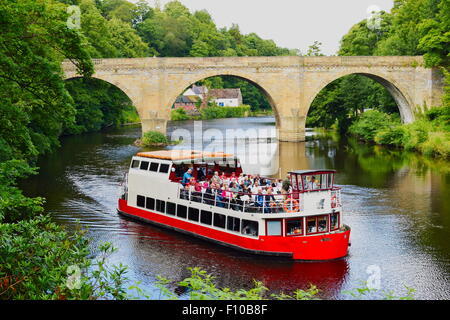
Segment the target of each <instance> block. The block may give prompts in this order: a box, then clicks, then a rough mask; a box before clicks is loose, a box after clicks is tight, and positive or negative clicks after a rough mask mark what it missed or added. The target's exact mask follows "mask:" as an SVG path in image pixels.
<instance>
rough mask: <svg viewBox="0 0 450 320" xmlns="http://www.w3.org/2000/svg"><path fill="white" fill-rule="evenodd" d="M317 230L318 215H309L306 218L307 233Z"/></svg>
mask: <svg viewBox="0 0 450 320" xmlns="http://www.w3.org/2000/svg"><path fill="white" fill-rule="evenodd" d="M316 232H317V219H316V217H308V218H307V220H306V233H316Z"/></svg>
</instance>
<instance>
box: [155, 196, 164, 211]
mask: <svg viewBox="0 0 450 320" xmlns="http://www.w3.org/2000/svg"><path fill="white" fill-rule="evenodd" d="M165 209H166V202H165V201H163V200H158V199H157V200H156V210H158V211H159V212H162V213H164V212H165V211H166V210H165Z"/></svg>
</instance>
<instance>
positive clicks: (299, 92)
mask: <svg viewBox="0 0 450 320" xmlns="http://www.w3.org/2000/svg"><path fill="white" fill-rule="evenodd" d="M94 66H95V73H94V75H93V77H94V78H98V79H101V80H104V81H107V82H109V83H111V84H113V85H115V86H117V87H118V88H119V89H121V90H122V91H123V92H124V93H126V94H127V95H128V97H129V98H130V99H131V101H132V102H133V104H134V106H135V107H136V108H137V111H138V113H139V116H140V118H141V121H142V131H143V132H146V131H149V130H156V131H160V132H164V133H165V132H166V125H167V121H168V120H169V119H170V111H171V106H172V105H173V103H174V102H175V100H176V98H177V96H179V95H180V94H181V93H182V92H184V90H185V89H186V88H187V87H189V86H190V85H191V84H193V83H195V82H197V81H200V80H202V79H205V78H208V77H212V76H220V75H230V76H236V77H239V78H243V79H245V80H248V81H249V82H251V83H253V84H254V85H256V86H257V87H258V88H260V89H261V90H262V92H263V93H264V94H265V95H266V97H267V98H268V101H269V102H270V104H271V106H272V109H273V110H274V113H275V118H276V124H277V129H278V130H277V134H278V139H279V140H281V141H303V140H304V138H305V119H306V116H307V114H308V110H309V108H310V106H311V103H312V102H313V100H314V98H315V97H316V96H317V94H318V93H319V92H320V91H321V90H322V89H323V88H324V87H325V86H326V85H328V84H329V83H331V82H332V81H334V80H336V79H339V78H341V77H343V76H346V75H349V74H359V75H364V76H367V77H369V78H372V79H374V80H376V81H378V82H379V83H381V84H382V85H383V86H385V87H386V89H387V90H388V91H389V92H390V93H391V94H392V96H393V98H394V99H395V101H396V102H397V105H398V107H399V110H400V115H401V118H402V120H403V122H405V123H409V122H412V121H414V118H415V115H416V114H417V113H418V112H422V111H423V108H424V107H425V108H429V107H431V106H437V105H439V104H440V100H441V96H442V92H443V79H442V76H441V74H440V72H439V71H438V70H436V69H429V68H424V67H423V58H422V57H406V56H398V57H397V56H396V57H372V56H367V57H354V56H333V57H295V56H283V57H210V58H156V57H154V58H132V59H127V58H125V59H94ZM63 70H64V73H65V78H66V79H70V78H74V77H78V75H77V73H76V69H75V67H74V65H73V64H71V63H70V62H68V61H64V62H63Z"/></svg>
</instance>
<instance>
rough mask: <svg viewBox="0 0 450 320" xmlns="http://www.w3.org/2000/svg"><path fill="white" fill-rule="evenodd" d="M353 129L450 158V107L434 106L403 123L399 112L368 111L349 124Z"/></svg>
mask: <svg viewBox="0 0 450 320" xmlns="http://www.w3.org/2000/svg"><path fill="white" fill-rule="evenodd" d="M349 133H350V134H352V135H354V136H356V137H357V138H359V139H361V140H364V141H368V142H374V143H377V144H380V145H387V146H393V147H397V148H403V149H405V150H415V151H418V152H420V153H422V154H424V155H428V156H435V157H441V158H446V159H448V158H450V107H448V106H447V107H436V108H432V109H430V110H428V111H426V112H425V113H424V114H423V115H418V116H417V120H416V121H415V122H413V123H410V124H402V123H401V121H400V119H399V117H398V116H394V115H389V114H386V113H383V112H380V111H377V110H370V111H366V112H364V113H363V114H361V115H360V116H359V117H358V119H357V120H356V121H354V122H353V124H352V125H351V126H350V127H349Z"/></svg>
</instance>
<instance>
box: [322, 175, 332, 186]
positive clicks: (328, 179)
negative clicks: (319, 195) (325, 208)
mask: <svg viewBox="0 0 450 320" xmlns="http://www.w3.org/2000/svg"><path fill="white" fill-rule="evenodd" d="M330 188H331V174H322V189H330Z"/></svg>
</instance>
